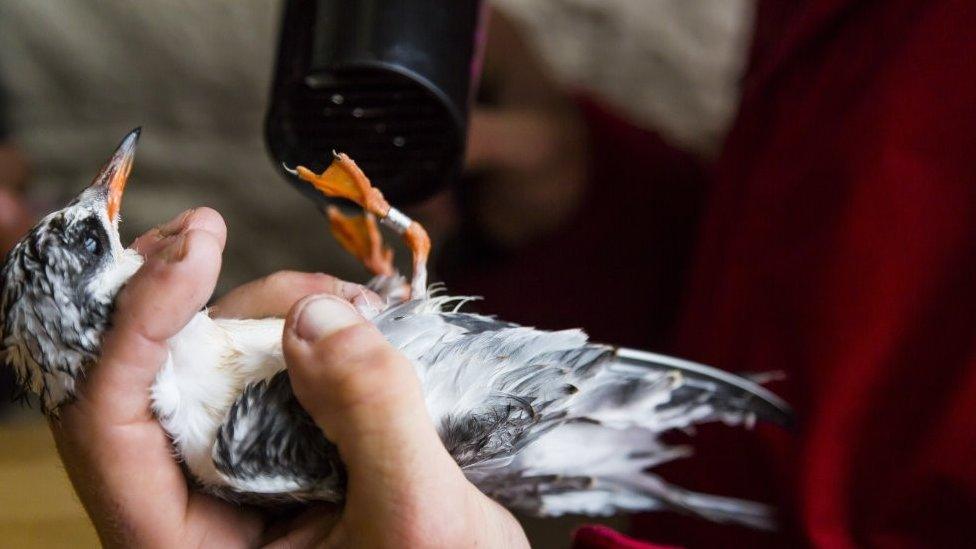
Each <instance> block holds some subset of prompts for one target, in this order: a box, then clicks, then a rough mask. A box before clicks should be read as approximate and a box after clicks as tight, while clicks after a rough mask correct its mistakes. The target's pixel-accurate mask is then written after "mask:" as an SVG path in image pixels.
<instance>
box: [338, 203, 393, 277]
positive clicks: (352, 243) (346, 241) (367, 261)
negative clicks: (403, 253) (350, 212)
mask: <svg viewBox="0 0 976 549" xmlns="http://www.w3.org/2000/svg"><path fill="white" fill-rule="evenodd" d="M326 215H328V216H329V224H330V225H331V227H332V236H334V237H335V239H336V240H337V241H338V242H339V244H340V245H341V246H342V247H343V248H345V250H346V251H347V252H349V253H350V254H352V255H353V257H355V258H356V259H358V260H359V261H361V262H362V264H363V265H365V266H366V268H367V269H368V270H369V272H371V273H373V274H374V275H377V276H393V274H394V268H393V250H391V249H390V248H389V247H387V246H384V245H383V235H382V234H380V228H379V227H378V226H377V225H376V217H375V216H374V215H373V214H371V213H369V212H366V213H364V214H363V215H360V216H347V215H345V214H343V213H342V212H341V211H340V210H339V208H337V207H335V206H329V207H328V208H327V209H326Z"/></svg>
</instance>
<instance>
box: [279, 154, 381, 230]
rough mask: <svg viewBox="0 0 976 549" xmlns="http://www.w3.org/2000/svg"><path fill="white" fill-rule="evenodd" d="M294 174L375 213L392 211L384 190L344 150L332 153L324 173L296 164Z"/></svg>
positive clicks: (333, 195)
mask: <svg viewBox="0 0 976 549" xmlns="http://www.w3.org/2000/svg"><path fill="white" fill-rule="evenodd" d="M295 174H296V175H297V176H298V178H299V179H301V180H303V181H307V182H309V183H311V184H312V185H313V186H314V187H315V188H316V189H318V190H319V191H321V192H322V193H323V194H325V195H326V196H329V197H333V198H345V199H347V200H351V201H353V202H355V203H356V204H358V205H359V206H360V207H361V208H363V209H364V210H366V211H367V212H370V213H372V214H373V215H377V216H379V217H386V214H387V213H389V211H390V204H389V203H388V202H387V201H386V199H384V198H383V193H381V192H380V191H379V189H376V188H375V187H373V184H372V183H370V181H369V178H367V177H366V174H364V173H363V171H362V170H360V169H359V166H357V165H356V163H355V162H354V161H353V160H352V159H351V158H349V157H348V156H347V155H345V154H343V153H333V159H332V164H330V165H329V167H328V168H327V169H326V170H325V171H324V172H322V173H321V174H316V173H315V172H313V171H312V170H310V169H308V168H306V167H304V166H299V167H297V168H295Z"/></svg>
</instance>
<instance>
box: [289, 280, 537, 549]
mask: <svg viewBox="0 0 976 549" xmlns="http://www.w3.org/2000/svg"><path fill="white" fill-rule="evenodd" d="M283 349H284V353H285V359H286V361H287V363H288V374H289V377H290V378H291V382H292V387H293V389H294V392H295V396H296V397H297V398H298V400H299V402H300V403H301V404H302V406H303V407H304V408H305V409H306V410H307V411H308V413H309V414H310V415H311V417H312V418H313V419H314V420H315V422H316V423H317V424H318V425H319V427H320V428H321V429H322V431H323V432H324V433H325V435H326V436H327V437H328V438H329V440H331V441H333V442H334V443H335V444H336V446H337V447H338V449H339V454H340V456H341V457H342V459H343V462H344V463H345V464H346V470H347V474H348V487H347V497H346V502H345V506H344V508H343V509H342V511H341V514H340V515H339V517H338V518H337V520H336V521H334V522H332V521H325V520H322V519H321V517H319V518H317V519H316V518H315V517H314V515H313V517H312V518H309V517H303V518H302V519H300V523H299V524H298V525H297V526H295V527H294V528H292V529H291V530H290V531H289V532H287V533H285V534H283V535H282V536H281V537H280V538H279V539H277V540H275V541H274V542H273V544H272V545H273V546H280V547H291V546H299V547H304V546H309V545H316V546H318V545H324V546H328V547H337V546H356V547H359V546H365V547H527V546H528V542H527V540H526V538H525V534H524V533H523V532H522V529H521V527H520V526H519V524H518V522H517V521H516V520H515V518H514V517H512V515H511V514H510V513H509V512H508V511H506V510H505V509H504V508H502V507H501V506H500V505H499V504H497V503H496V502H494V501H492V500H490V499H489V498H487V497H486V496H485V495H484V494H482V493H481V492H480V491H478V490H477V489H476V488H475V487H474V486H473V485H472V484H471V483H470V482H468V480H467V479H466V478H465V477H464V474H463V473H462V472H461V469H460V468H459V467H458V465H457V463H455V462H454V460H453V458H452V457H451V456H450V455H449V454H448V452H447V450H446V449H445V448H444V445H443V443H442V442H441V440H440V438H439V436H438V434H437V432H436V430H435V428H434V425H433V423H432V421H431V419H430V416H429V415H428V414H427V409H426V406H425V404H424V399H423V394H422V391H421V387H420V382H419V379H418V378H417V375H416V373H415V371H414V369H413V366H412V365H411V363H410V362H409V361H408V360H407V359H406V358H405V357H404V356H403V355H402V354H400V353H399V352H398V351H396V350H395V349H394V348H393V347H392V346H391V345H390V344H389V343H388V342H387V341H386V340H385V339H384V338H383V336H382V335H381V334H380V332H379V331H378V330H377V329H376V328H375V327H374V326H373V325H372V324H370V323H368V322H367V321H366V320H365V319H363V318H362V317H361V316H360V315H359V314H358V313H357V312H356V311H355V310H354V309H353V307H351V306H350V304H349V303H347V302H345V301H343V300H342V299H339V298H336V297H334V296H309V297H306V298H304V299H302V300H301V301H299V302H298V303H297V304H296V305H295V306H294V308H293V309H292V311H291V313H289V315H288V317H287V320H286V323H285V330H284V336H283ZM313 513H314V512H313Z"/></svg>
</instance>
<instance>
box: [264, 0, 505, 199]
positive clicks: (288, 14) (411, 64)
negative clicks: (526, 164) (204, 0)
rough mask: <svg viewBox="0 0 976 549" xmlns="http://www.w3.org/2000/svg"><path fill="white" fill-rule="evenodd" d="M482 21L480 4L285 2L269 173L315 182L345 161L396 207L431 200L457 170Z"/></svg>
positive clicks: (268, 126)
mask: <svg viewBox="0 0 976 549" xmlns="http://www.w3.org/2000/svg"><path fill="white" fill-rule="evenodd" d="M486 17H487V5H486V4H485V3H484V2H483V0H287V1H286V2H285V6H284V13H283V16H282V24H281V30H280V33H281V37H280V43H279V46H278V58H277V65H276V67H275V73H274V83H273V85H272V90H271V103H270V107H269V110H268V114H267V118H266V120H265V139H266V142H267V146H268V151H269V152H270V154H271V157H272V159H273V160H274V162H275V163H276V164H277V166H278V167H279V169H281V170H282V173H283V174H284V173H285V172H284V169H283V166H284V165H287V166H290V167H293V166H295V165H297V164H302V165H304V166H306V167H308V168H309V169H312V170H313V171H316V172H318V171H321V170H323V169H325V168H326V167H327V166H328V165H329V163H330V162H331V161H332V151H339V152H345V153H348V154H349V156H351V157H352V158H353V159H355V160H356V162H357V164H359V166H360V167H361V168H362V169H363V171H364V172H365V173H366V174H367V176H369V178H370V180H371V181H372V182H373V184H374V185H375V186H376V187H378V188H379V189H380V190H381V191H382V192H383V194H384V195H385V196H386V198H387V199H388V200H389V201H390V202H391V203H394V204H409V203H411V202H417V201H420V200H422V199H424V198H428V197H430V196H431V195H432V194H434V193H435V192H437V191H438V190H439V189H441V188H442V187H443V186H445V185H446V184H447V183H448V182H450V181H451V180H452V179H454V178H455V177H456V175H457V174H458V172H459V170H460V167H461V160H462V157H463V154H464V145H465V138H466V133H467V122H468V108H469V104H470V102H471V98H472V95H473V90H474V88H475V87H476V81H477V78H478V75H479V73H480V66H479V65H480V60H481V55H480V50H481V45H482V44H483V43H484V36H483V34H484V28H485V19H486ZM286 177H287V179H288V180H289V181H291V182H292V184H293V185H295V186H296V187H297V188H299V189H300V190H301V191H302V192H303V193H305V194H306V195H307V196H309V197H310V198H313V199H314V200H315V201H317V202H319V203H321V202H324V201H326V200H327V199H326V198H325V197H323V196H322V195H321V194H319V193H318V192H317V191H315V190H314V189H312V188H311V187H310V186H308V185H305V184H303V183H301V182H298V181H296V180H295V179H294V177H291V176H288V175H286Z"/></svg>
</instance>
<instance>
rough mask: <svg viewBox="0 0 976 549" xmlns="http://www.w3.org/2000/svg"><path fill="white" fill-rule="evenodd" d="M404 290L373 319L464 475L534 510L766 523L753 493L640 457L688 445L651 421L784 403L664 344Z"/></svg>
mask: <svg viewBox="0 0 976 549" xmlns="http://www.w3.org/2000/svg"><path fill="white" fill-rule="evenodd" d="M460 302H461V301H459V300H457V299H453V298H440V297H435V298H432V299H427V300H423V301H413V302H408V303H405V304H402V305H399V306H396V307H392V308H391V309H389V310H388V311H386V312H384V313H383V314H381V315H379V316H378V317H377V318H375V319H374V322H376V323H377V326H378V327H379V328H380V329H381V331H382V332H383V333H384V335H386V337H387V338H388V339H389V340H390V341H391V342H392V343H393V344H394V345H395V346H397V347H398V348H399V349H400V350H401V351H403V352H404V353H405V354H406V355H407V356H408V357H409V358H411V360H413V361H414V364H415V367H416V368H417V372H418V375H419V376H420V378H421V382H422V384H423V387H424V390H425V396H426V401H427V406H428V410H429V412H430V415H431V417H432V418H433V419H434V421H435V423H436V424H437V427H438V429H439V433H440V435H441V438H442V439H443V441H444V443H445V446H446V447H447V448H448V450H449V451H450V452H451V454H452V455H453V456H454V457H455V459H456V460H457V461H458V463H459V464H461V466H462V468H463V469H464V471H465V474H466V475H467V476H468V478H469V479H470V480H471V481H472V482H474V483H475V485H477V486H478V487H479V488H480V489H482V490H483V491H485V492H486V493H488V494H489V495H491V496H492V497H494V498H496V499H498V500H499V501H502V502H503V503H505V504H507V505H509V506H511V507H514V508H517V509H520V510H523V511H527V512H529V513H533V514H539V515H558V514H563V513H573V512H576V513H579V512H585V513H590V514H601V513H610V512H615V511H619V510H646V509H660V508H670V509H676V510H681V511H684V512H690V513H695V514H698V515H701V516H704V517H707V518H710V519H713V520H728V521H734V522H743V523H747V524H752V525H754V526H768V525H769V524H770V523H771V519H770V515H771V513H770V510H769V509H768V508H767V507H765V506H762V505H759V504H754V503H751V502H743V501H738V500H732V499H727V498H716V497H712V496H707V495H704V494H695V493H692V492H688V491H685V490H682V489H681V488H678V487H674V486H671V485H669V484H667V483H665V482H664V481H662V480H661V479H659V478H657V477H655V476H653V475H649V474H647V473H646V472H645V471H646V469H647V468H648V467H652V466H654V465H657V464H659V463H662V462H665V461H669V460H671V459H675V458H678V457H681V456H685V455H688V453H689V450H688V449H687V448H684V447H671V446H669V445H667V444H665V443H664V442H662V441H661V440H660V439H659V437H658V435H659V434H660V433H663V432H665V431H669V430H673V429H683V428H687V427H690V426H692V425H695V424H698V423H704V422H709V421H724V422H726V423H728V424H731V425H738V424H745V425H750V424H751V423H752V422H753V421H754V419H755V418H760V419H770V420H773V421H777V422H780V423H788V422H789V421H790V418H791V414H790V412H789V409H788V407H787V406H786V405H785V404H784V403H783V402H782V401H781V400H779V399H778V398H777V397H775V395H772V394H771V393H769V392H768V391H766V390H765V389H763V388H762V387H759V386H758V385H756V384H754V383H752V382H750V381H748V380H746V379H743V378H739V377H736V376H734V375H732V374H727V373H725V372H721V371H719V370H715V369H713V368H709V367H707V366H703V365H700V364H695V363H691V362H687V361H682V360H680V359H674V358H672V357H667V356H664V355H655V354H652V353H642V352H640V351H634V350H630V349H618V348H614V347H611V346H607V345H600V344H593V343H590V342H588V341H587V337H586V335H585V334H584V333H583V332H581V331H579V330H564V331H559V332H546V331H541V330H535V329H533V328H527V327H523V326H519V325H516V324H512V323H508V322H504V321H500V320H497V319H495V318H493V317H487V316H482V315H477V314H470V313H462V312H458V311H457V305H458V304H459V303H460Z"/></svg>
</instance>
